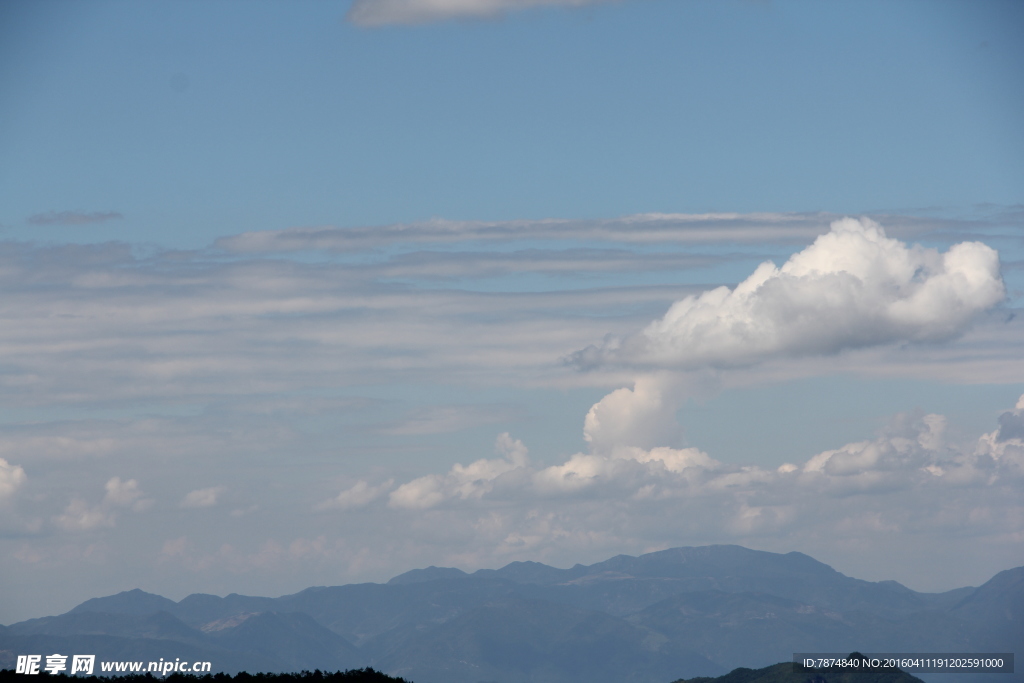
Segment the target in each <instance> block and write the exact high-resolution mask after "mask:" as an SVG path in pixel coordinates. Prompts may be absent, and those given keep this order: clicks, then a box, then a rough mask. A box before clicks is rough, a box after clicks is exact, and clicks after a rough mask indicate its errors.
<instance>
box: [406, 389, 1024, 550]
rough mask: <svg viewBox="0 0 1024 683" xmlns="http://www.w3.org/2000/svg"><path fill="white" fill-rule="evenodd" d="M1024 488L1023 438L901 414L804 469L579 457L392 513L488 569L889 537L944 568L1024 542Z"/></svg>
mask: <svg viewBox="0 0 1024 683" xmlns="http://www.w3.org/2000/svg"><path fill="white" fill-rule="evenodd" d="M1011 412H1012V413H1013V415H1014V416H1020V417H1024V409H1021V408H1018V409H1015V410H1014V411H1011ZM504 438H507V437H504ZM1022 485H1024V441H1022V439H1021V437H1017V436H1014V437H1012V438H1008V439H1005V440H1000V436H999V430H996V431H993V432H991V433H989V434H985V435H983V436H981V437H980V438H979V439H978V440H977V441H976V442H975V443H974V444H973V445H968V446H967V447H954V446H952V445H950V444H949V443H947V439H946V437H945V420H944V419H943V418H942V416H939V415H900V416H897V417H896V418H894V420H893V421H892V422H891V423H890V425H889V426H888V427H887V428H886V429H885V430H883V432H882V433H880V434H879V435H878V436H877V437H875V438H873V439H869V440H866V441H861V442H856V443H850V444H847V445H845V446H842V447H839V448H836V449H832V450H827V451H824V452H822V453H819V454H816V455H813V456H812V457H810V458H808V459H807V460H806V461H805V462H803V463H802V464H801V465H795V464H792V463H787V464H785V465H782V466H780V467H778V468H776V469H764V468H761V467H757V466H753V465H736V464H728V463H723V462H719V461H716V460H714V459H713V458H711V457H710V456H709V455H708V454H706V453H704V452H702V451H700V450H699V449H696V448H669V447H653V448H639V447H620V448H617V449H615V450H614V452H611V453H604V454H599V453H577V454H575V455H572V456H570V457H568V458H566V459H565V460H564V461H563V462H562V463H561V464H557V465H552V466H548V467H534V466H533V465H532V464H531V463H530V462H529V461H528V460H526V459H525V458H523V459H520V460H518V461H517V462H515V463H514V462H511V461H509V460H506V459H498V460H479V461H477V462H475V463H473V464H472V465H470V466H468V467H462V466H459V465H456V466H455V467H453V468H452V470H451V471H449V472H448V473H447V474H443V475H442V474H429V475H426V476H423V477H420V478H418V479H415V480H413V481H411V482H409V483H407V484H404V485H402V486H400V487H399V488H398V489H396V490H395V491H394V492H393V493H392V496H391V507H393V508H398V509H399V511H401V510H402V509H406V510H415V511H418V512H419V513H420V516H418V517H416V518H415V519H416V521H414V522H412V524H413V529H412V530H411V533H416V534H420V535H423V536H424V538H423V539H422V540H423V542H424V543H428V544H429V543H446V544H448V545H447V546H446V547H449V548H453V550H452V551H451V552H452V553H456V552H461V553H462V554H461V555H458V557H461V558H462V560H463V561H464V562H465V563H468V564H477V565H478V566H480V565H483V566H488V565H489V564H495V563H500V562H502V561H503V558H504V559H512V558H515V559H530V558H533V559H537V558H538V557H552V556H558V557H565V556H566V555H567V554H569V553H570V549H572V548H575V549H576V552H583V551H588V552H591V553H592V552H593V549H594V548H595V547H608V548H615V547H618V548H622V547H639V548H642V547H644V545H645V544H648V545H652V546H653V545H657V544H658V543H664V542H665V539H676V541H675V542H676V543H680V541H682V540H685V541H686V542H688V543H699V542H737V543H751V542H752V541H753V542H755V543H756V544H757V545H760V546H761V547H764V546H765V545H766V544H767V545H769V546H772V547H776V548H780V549H792V548H794V547H801V548H805V549H810V548H812V547H814V545H815V544H818V545H821V544H823V543H824V544H825V545H826V546H827V547H828V548H830V549H831V552H834V553H838V552H839V550H837V549H841V548H848V549H850V550H851V553H852V552H854V549H856V548H861V547H864V546H865V544H868V545H870V544H872V543H881V542H883V538H882V537H884V538H892V539H899V541H900V543H902V544H905V546H906V547H908V548H909V547H913V548H928V552H931V553H937V554H938V555H941V554H942V553H941V552H940V550H939V549H940V548H941V547H942V546H943V544H942V543H941V542H940V541H941V539H947V540H948V539H949V538H952V537H956V538H958V539H959V541H958V542H959V543H963V544H965V546H964V547H967V546H970V547H983V546H984V547H994V546H999V545H1005V544H1006V543H1008V542H1010V540H1012V538H1015V537H1016V536H1019V530H1020V528H1021V526H1020V525H1021V523H1022V522H1024V500H1022V499H1021V497H1020V491H1021V487H1022ZM879 534H881V535H882V537H880V536H879ZM825 539H827V541H826V540H825ZM971 539H974V540H971ZM979 543H980V544H981V546H979V545H977V544H979ZM456 547H459V548H466V547H473V548H476V549H477V550H476V551H474V552H473V553H469V554H466V553H465V551H464V550H462V551H455V550H454V548H456ZM454 556H455V555H453V556H452V557H454Z"/></svg>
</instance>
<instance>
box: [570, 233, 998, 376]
mask: <svg viewBox="0 0 1024 683" xmlns="http://www.w3.org/2000/svg"><path fill="white" fill-rule="evenodd" d="M1005 296H1006V288H1005V286H1004V284H1003V281H1002V278H1001V276H1000V272H999V255H998V253H997V252H996V251H995V250H994V249H992V248H991V247H988V246H987V245H985V244H983V243H981V242H962V243H959V244H955V245H953V246H952V247H950V248H949V250H948V251H946V252H945V253H940V252H939V251H938V250H935V249H926V248H923V247H920V246H912V247H911V246H907V245H906V244H904V243H903V242H900V241H899V240H896V239H892V238H889V237H887V236H886V234H885V231H884V230H883V229H882V227H881V226H879V225H878V224H877V223H875V222H873V221H871V220H869V219H861V220H854V219H849V218H847V219H843V220H839V221H836V222H835V223H833V224H832V229H831V230H830V232H829V233H828V234H825V235H822V236H820V237H818V238H817V239H816V240H815V241H814V243H813V244H812V245H811V246H809V247H807V248H806V249H804V250H803V251H800V252H798V253H796V254H794V255H793V256H791V257H790V258H789V260H787V261H786V263H785V264H783V265H782V267H781V268H780V267H777V266H775V264H773V263H771V262H770V261H768V262H765V263H762V264H761V265H760V266H759V267H758V268H757V270H755V271H754V273H753V274H751V275H750V277H748V278H747V279H746V280H744V281H743V282H741V283H740V284H739V285H737V286H736V287H735V288H732V289H730V288H728V287H718V288H716V289H713V290H710V291H706V292H704V293H702V294H700V295H691V296H688V297H686V298H685V299H683V300H681V301H678V302H676V303H675V304H673V306H672V307H671V308H670V309H669V310H668V312H667V313H666V314H665V316H664V317H662V318H661V319H660V320H656V321H654V322H653V323H651V324H650V325H648V326H647V327H646V328H645V329H644V330H643V331H642V332H640V333H638V334H634V335H631V336H628V337H626V338H624V339H612V340H610V341H608V342H606V343H605V344H604V345H603V346H601V347H597V346H591V347H588V348H587V349H584V350H583V351H580V352H578V353H576V354H574V356H573V360H574V362H575V363H576V364H577V365H579V366H581V367H585V368H588V367H597V366H601V365H627V366H628V365H634V366H641V367H643V366H647V367H676V368H697V367H705V366H713V367H730V366H738V365H746V364H752V363H756V362H758V361H761V360H764V359H767V358H772V357H778V356H809V355H822V354H833V353H837V352H839V351H843V350H845V349H857V348H863V347H870V346H876V345H880V344H891V343H895V342H936V341H943V340H947V339H950V338H953V337H955V336H957V335H959V334H961V333H963V332H964V330H966V329H967V326H968V325H969V324H970V323H971V322H972V320H974V319H975V318H976V317H977V315H978V314H979V313H981V312H982V311H985V310H987V309H989V308H991V307H993V306H995V305H996V304H998V303H999V302H1001V301H1002V300H1003V299H1004V298H1005Z"/></svg>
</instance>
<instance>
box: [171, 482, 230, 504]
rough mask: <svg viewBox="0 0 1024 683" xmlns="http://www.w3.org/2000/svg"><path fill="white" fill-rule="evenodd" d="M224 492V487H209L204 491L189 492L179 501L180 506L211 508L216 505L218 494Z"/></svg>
mask: <svg viewBox="0 0 1024 683" xmlns="http://www.w3.org/2000/svg"><path fill="white" fill-rule="evenodd" d="M226 490H227V488H226V487H224V486H211V487H209V488H205V489H196V490H195V491H189V492H188V494H186V495H185V497H184V498H183V499H182V500H181V503H180V506H181V507H183V508H208V507H213V506H214V505H216V504H217V499H218V498H219V497H220V494H222V493H224V491H226Z"/></svg>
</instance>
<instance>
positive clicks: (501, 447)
mask: <svg viewBox="0 0 1024 683" xmlns="http://www.w3.org/2000/svg"><path fill="white" fill-rule="evenodd" d="M495 451H496V452H497V453H498V454H499V455H500V456H501V457H500V458H495V459H490V460H488V459H486V458H482V459H480V460H477V461H475V462H472V463H470V464H469V465H462V464H460V463H455V464H454V465H453V466H452V468H451V470H449V471H448V473H447V474H446V475H443V476H442V475H438V474H428V475H427V476H424V477H419V478H418V479H414V480H412V481H410V482H408V483H406V484H402V485H401V486H399V487H398V488H397V489H395V490H394V491H392V492H391V495H390V496H389V497H388V505H390V506H391V507H393V508H408V509H414V510H417V509H418V510H422V509H426V508H431V507H434V506H435V505H438V504H440V503H442V502H443V501H445V500H471V499H480V498H482V497H483V496H484V495H485V494H487V493H489V492H490V491H492V490H493V489H494V486H495V482H496V480H497V479H498V478H499V477H501V476H502V475H505V474H508V473H510V472H513V471H515V470H517V469H524V468H526V467H527V466H528V464H529V454H528V452H527V450H526V446H524V445H523V443H522V442H521V441H519V440H516V439H513V438H512V437H511V436H510V435H509V434H508V433H507V432H506V433H504V434H500V435H499V436H498V438H497V440H496V442H495Z"/></svg>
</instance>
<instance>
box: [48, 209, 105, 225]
mask: <svg viewBox="0 0 1024 683" xmlns="http://www.w3.org/2000/svg"><path fill="white" fill-rule="evenodd" d="M122 218H124V216H123V215H122V214H120V213H118V212H117V211H92V212H86V211H47V212H45V213H37V214H35V215H32V216H29V217H28V222H29V223H30V224H31V225H88V224H90V223H106V222H108V221H116V220H121V219H122Z"/></svg>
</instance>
